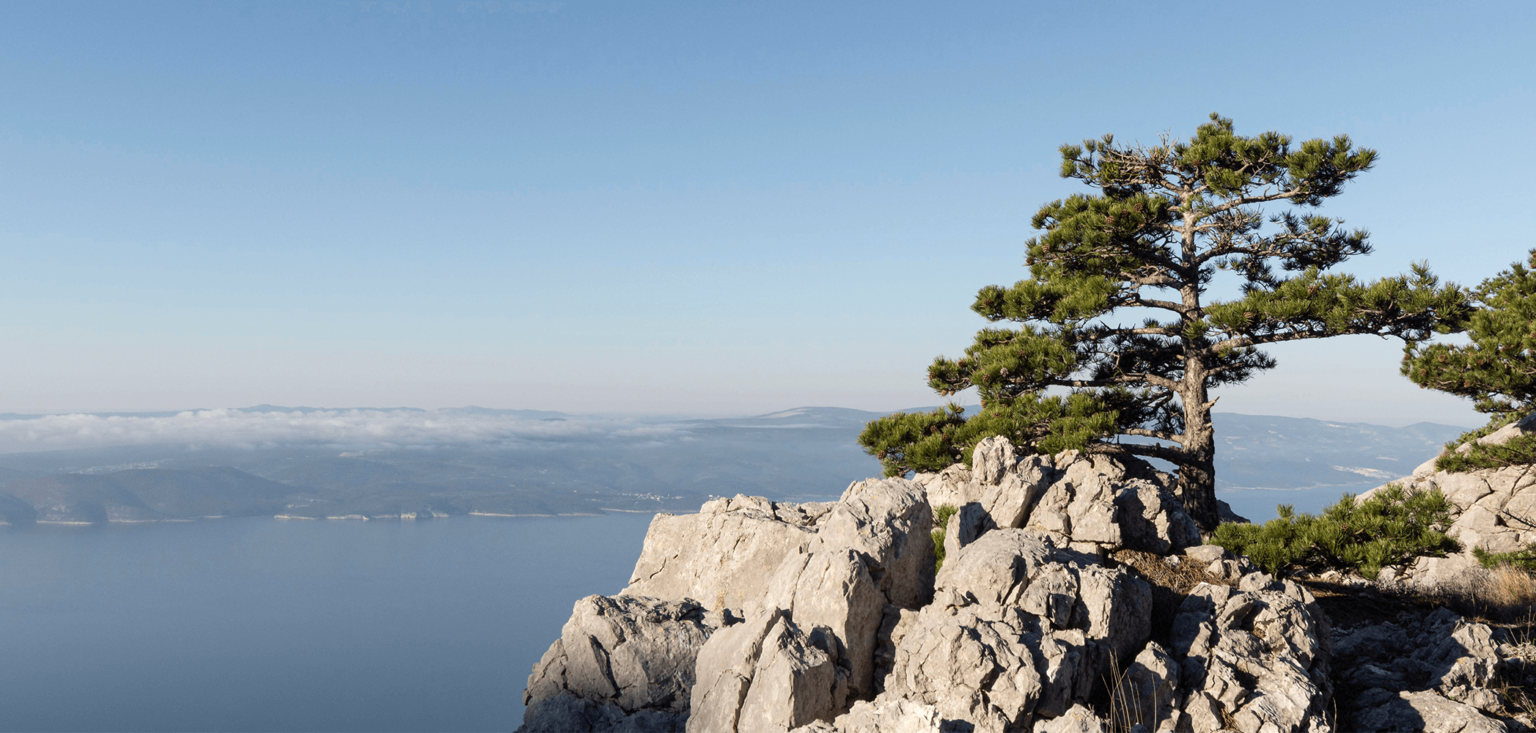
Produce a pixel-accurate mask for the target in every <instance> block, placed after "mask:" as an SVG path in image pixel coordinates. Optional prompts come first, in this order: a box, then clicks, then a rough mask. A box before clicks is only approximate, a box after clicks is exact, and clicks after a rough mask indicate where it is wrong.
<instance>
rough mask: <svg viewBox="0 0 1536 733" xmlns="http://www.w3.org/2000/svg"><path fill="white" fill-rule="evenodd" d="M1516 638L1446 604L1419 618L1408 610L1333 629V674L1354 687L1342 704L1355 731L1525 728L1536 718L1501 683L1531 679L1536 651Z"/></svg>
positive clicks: (1534, 666)
mask: <svg viewBox="0 0 1536 733" xmlns="http://www.w3.org/2000/svg"><path fill="white" fill-rule="evenodd" d="M1521 641H1522V640H1517V639H1514V638H1512V637H1511V635H1510V634H1509V632H1507V631H1505V630H1504V629H1499V628H1495V627H1491V626H1489V625H1487V624H1484V623H1477V622H1471V621H1467V620H1466V619H1463V618H1462V617H1460V616H1458V615H1457V614H1456V613H1454V612H1452V611H1450V610H1449V609H1445V608H1441V609H1438V610H1436V611H1434V612H1433V613H1430V614H1428V615H1426V616H1422V617H1421V616H1418V615H1415V614H1411V613H1405V614H1402V615H1400V616H1399V617H1398V620H1397V622H1384V623H1363V624H1358V625H1356V626H1353V627H1350V628H1343V629H1339V630H1337V631H1336V632H1335V634H1334V649H1335V656H1336V659H1337V665H1338V674H1337V678H1338V679H1339V680H1340V682H1341V683H1342V684H1345V685H1348V686H1350V687H1351V688H1353V689H1354V690H1356V694H1355V695H1354V700H1353V703H1352V704H1350V705H1348V706H1347V707H1348V711H1349V712H1350V713H1351V714H1352V716H1353V724H1354V726H1355V727H1357V728H1360V729H1370V730H1379V731H1419V730H1425V731H1447V732H1455V731H1467V732H1469V733H1470V732H1471V731H1506V730H1516V729H1520V728H1521V727H1523V728H1526V729H1529V728H1530V727H1532V723H1533V722H1536V721H1532V720H1531V718H1530V715H1529V713H1526V712H1522V711H1520V710H1519V709H1518V707H1519V706H1518V705H1517V704H1516V703H1523V702H1524V700H1512V699H1510V698H1509V697H1508V696H1507V692H1506V690H1507V689H1508V688H1507V687H1506V685H1505V683H1506V682H1508V681H1514V682H1516V683H1517V684H1518V683H1522V682H1525V683H1528V676H1529V675H1530V674H1531V673H1532V672H1533V671H1536V653H1533V647H1532V646H1531V645H1530V643H1529V642H1528V641H1526V642H1525V643H1519V642H1521Z"/></svg>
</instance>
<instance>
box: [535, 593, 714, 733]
mask: <svg viewBox="0 0 1536 733" xmlns="http://www.w3.org/2000/svg"><path fill="white" fill-rule="evenodd" d="M719 621H720V619H719V618H710V617H708V616H706V614H705V613H704V609H702V608H700V607H699V606H698V604H695V603H692V602H688V601H682V602H677V601H663V600H657V599H654V598H635V597H622V596H621V597H617V598H608V597H604V596H588V597H586V598H583V599H581V600H579V601H577V602H576V606H575V608H574V609H573V610H572V612H571V618H570V620H569V621H567V622H566V623H565V627H564V628H562V629H561V631H560V638H559V639H557V640H555V643H553V644H551V645H550V647H549V650H548V651H546V652H545V653H544V657H543V658H542V659H540V660H539V663H538V664H537V665H535V666H534V668H533V673H532V674H530V675H529V676H528V687H527V690H526V691H525V692H524V693H523V704H524V705H526V706H527V707H526V709H525V711H524V714H523V722H524V726H523V728H522V729H520V730H524V731H527V732H528V733H535V732H537V731H586V730H610V729H613V728H615V727H617V726H620V725H628V726H630V727H632V728H634V729H636V730H680V729H681V728H682V721H683V720H684V719H686V717H687V715H688V701H689V696H690V694H691V690H692V688H693V681H694V662H695V659H696V657H697V656H698V653H699V650H700V649H701V648H702V647H703V646H704V644H705V641H706V640H707V639H709V636H710V634H711V633H712V632H713V631H714V630H715V627H716V626H717V625H718V623H719ZM636 716H638V717H636ZM630 718H636V719H635V720H632V721H631V720H629V719H630ZM636 726H638V727H636Z"/></svg>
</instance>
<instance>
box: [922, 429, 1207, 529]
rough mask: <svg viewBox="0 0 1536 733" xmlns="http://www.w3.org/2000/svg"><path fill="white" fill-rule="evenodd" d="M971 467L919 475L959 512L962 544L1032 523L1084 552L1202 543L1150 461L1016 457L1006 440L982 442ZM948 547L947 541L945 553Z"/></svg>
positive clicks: (933, 494) (1070, 455)
mask: <svg viewBox="0 0 1536 733" xmlns="http://www.w3.org/2000/svg"><path fill="white" fill-rule="evenodd" d="M971 464H972V468H971V469H969V470H967V469H966V468H965V467H963V466H959V465H956V466H951V467H950V468H947V469H945V470H944V471H941V472H939V473H929V474H918V475H917V476H916V477H914V478H913V481H915V482H916V483H918V484H919V485H921V486H923V488H924V490H925V491H927V493H928V498H929V501H930V502H931V503H932V504H933V505H934V506H942V505H944V504H949V505H951V506H954V507H955V508H956V509H957V510H958V511H957V512H956V515H955V516H956V517H958V518H959V525H957V526H958V527H959V532H954V533H947V534H946V538H945V539H946V542H948V541H949V537H950V536H951V535H953V536H955V537H956V546H957V547H958V546H963V545H964V543H965V542H966V541H969V540H968V539H966V538H970V537H975V536H979V535H980V534H981V533H982V532H984V531H986V530H988V529H1015V528H1027V529H1033V530H1037V531H1039V532H1042V533H1046V534H1049V535H1051V536H1052V537H1053V541H1054V542H1056V543H1057V544H1060V545H1063V546H1068V545H1070V546H1074V547H1076V548H1077V549H1079V550H1082V551H1086V552H1100V553H1108V552H1113V551H1116V550H1120V549H1133V550H1144V551H1148V552H1157V553H1167V552H1175V551H1178V550H1181V549H1183V548H1185V547H1188V546H1191V545H1198V544H1200V531H1199V528H1198V527H1197V526H1196V525H1195V523H1194V521H1193V520H1191V519H1190V517H1189V515H1188V514H1186V513H1185V512H1184V508H1183V506H1182V504H1180V503H1179V501H1178V499H1177V498H1176V497H1175V493H1174V482H1173V479H1172V478H1171V477H1169V476H1168V475H1166V474H1163V473H1160V472H1158V471H1156V470H1154V469H1153V468H1152V467H1151V466H1150V465H1148V464H1147V463H1145V462H1144V461H1141V460H1138V459H1135V458H1128V457H1112V456H1105V455H1085V454H1080V453H1078V452H1077V451H1065V452H1063V453H1060V454H1057V455H1055V456H1041V455H1028V456H1022V457H1021V456H1018V455H1016V454H1015V451H1014V448H1013V446H1012V445H1011V444H1010V443H1009V442H1008V441H1007V440H1005V439H1003V438H988V439H986V440H983V441H982V442H981V443H980V444H978V445H977V446H976V451H975V454H974V456H973V458H972V461H971ZM947 552H948V545H946V553H947Z"/></svg>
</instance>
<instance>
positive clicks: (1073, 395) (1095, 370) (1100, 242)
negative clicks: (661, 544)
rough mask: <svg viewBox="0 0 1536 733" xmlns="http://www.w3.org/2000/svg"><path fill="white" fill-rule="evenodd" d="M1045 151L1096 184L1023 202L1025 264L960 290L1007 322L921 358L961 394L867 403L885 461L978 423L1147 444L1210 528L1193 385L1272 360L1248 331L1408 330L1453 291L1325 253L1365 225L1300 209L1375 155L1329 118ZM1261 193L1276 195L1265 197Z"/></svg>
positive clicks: (968, 441)
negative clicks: (1228, 295)
mask: <svg viewBox="0 0 1536 733" xmlns="http://www.w3.org/2000/svg"><path fill="white" fill-rule="evenodd" d="M1061 155H1062V169H1061V175H1062V176H1063V177H1066V178H1075V179H1078V180H1080V181H1082V182H1083V183H1085V184H1087V185H1088V186H1090V187H1092V188H1095V189H1097V192H1095V193H1091V194H1079V195H1075V196H1071V197H1069V198H1066V199H1063V200H1059V201H1053V202H1051V203H1049V204H1046V205H1045V206H1044V207H1042V208H1041V209H1040V211H1039V212H1038V213H1036V214H1035V217H1034V222H1033V223H1034V227H1035V228H1036V229H1037V230H1040V231H1041V232H1042V234H1041V235H1040V236H1038V237H1036V238H1034V239H1031V240H1029V241H1028V242H1027V247H1028V255H1027V257H1026V258H1025V264H1027V265H1028V267H1029V272H1030V277H1029V278H1028V279H1026V280H1021V281H1019V282H1018V283H1016V284H1014V285H1013V286H1012V287H1000V286H988V287H985V288H982V290H981V292H980V293H978V294H977V296H976V302H975V304H974V305H972V306H971V309H972V310H974V311H976V312H977V313H978V314H980V315H981V316H982V317H984V318H986V319H987V320H989V321H992V322H994V323H996V322H1003V321H1011V322H1013V323H1016V324H1018V326H1017V327H1016V328H1006V327H1004V328H986V329H983V330H982V331H981V332H979V333H978V334H977V335H976V341H975V343H973V344H972V345H971V346H970V347H969V348H967V349H966V353H965V356H964V357H962V358H960V359H948V358H944V357H939V358H938V359H935V360H934V362H933V365H932V366H930V367H929V369H928V380H929V385H930V386H931V387H932V388H933V389H934V390H935V391H936V392H938V393H939V394H941V395H953V394H955V393H957V392H959V391H961V390H964V389H967V388H970V387H976V388H977V392H978V393H979V396H980V398H981V411H980V413H979V414H977V415H975V416H972V417H970V418H969V419H967V418H966V416H965V415H964V414H963V413H962V412H961V411H959V410H958V408H954V407H953V406H951V407H950V408H948V409H941V410H938V411H936V412H932V413H919V414H899V415H891V416H889V417H884V418H881V419H879V420H875V421H873V422H871V423H870V424H869V425H868V427H866V428H865V430H864V433H863V434H862V435H860V436H859V441H860V443H861V444H863V445H864V447H865V449H866V450H868V451H869V452H870V453H872V454H874V455H875V456H877V457H879V458H880V459H881V460H882V461H883V462H884V463H885V465H886V470H887V472H888V473H890V474H892V475H899V474H903V473H905V472H907V471H910V470H936V469H938V468H941V467H943V466H945V465H948V464H950V463H952V462H955V461H957V460H966V459H967V458H968V455H967V454H968V452H969V450H970V449H971V448H972V447H973V446H974V445H975V444H976V442H977V441H979V440H981V439H982V438H985V437H988V436H991V435H1003V436H1006V437H1008V438H1009V439H1011V440H1013V441H1014V442H1015V443H1018V444H1029V445H1033V446H1034V448H1035V449H1036V450H1039V451H1041V452H1054V451H1057V450H1061V449H1064V448H1080V449H1084V450H1087V451H1090V452H1096V453H1110V454H1132V455H1139V456H1149V457H1155V458H1161V459H1164V460H1167V461H1169V462H1171V463H1173V464H1175V465H1176V466H1177V467H1178V474H1179V483H1180V489H1179V490H1180V494H1181V499H1182V501H1183V503H1184V506H1185V508H1186V509H1187V510H1188V511H1189V513H1190V515H1191V516H1192V517H1193V518H1194V519H1195V521H1196V522H1197V523H1199V524H1200V526H1201V527H1203V528H1205V529H1207V530H1209V529H1212V528H1214V527H1215V525H1216V523H1217V514H1216V494H1215V483H1216V474H1215V464H1214V460H1215V455H1216V441H1215V434H1214V431H1213V429H1212V426H1211V406H1212V405H1214V404H1215V400H1214V399H1212V398H1211V396H1210V391H1211V389H1212V388H1213V387H1219V386H1222V385H1227V384H1235V383H1238V382H1242V381H1244V380H1246V379H1248V378H1249V377H1250V376H1252V375H1253V374H1254V373H1255V372H1258V371H1261V370H1264V369H1269V368H1271V367H1273V366H1274V364H1275V362H1274V360H1273V359H1271V358H1270V357H1269V356H1267V355H1266V354H1264V353H1263V352H1261V351H1259V350H1257V349H1256V348H1255V347H1258V346H1261V345H1263V344H1269V343H1276V342H1281V341H1295V340H1298V339H1313V338H1324V337H1329V336H1339V335H1343V334H1377V335H1381V336H1388V335H1390V336H1397V337H1399V338H1403V339H1405V340H1408V341H1410V342H1417V341H1420V340H1423V339H1425V338H1428V337H1429V336H1430V334H1431V333H1433V332H1435V331H1436V330H1437V329H1438V330H1443V326H1442V323H1444V322H1445V321H1446V319H1450V321H1451V322H1454V321H1455V319H1457V318H1460V317H1461V314H1463V313H1464V312H1465V310H1466V308H1467V305H1466V296H1465V294H1464V293H1463V292H1462V291H1461V290H1460V289H1458V288H1456V287H1455V286H1452V285H1447V286H1441V285H1440V284H1439V282H1438V281H1437V280H1436V278H1435V277H1434V276H1433V275H1431V274H1430V273H1429V271H1428V269H1427V268H1426V267H1425V266H1424V265H1415V266H1414V267H1413V269H1412V272H1411V274H1409V275H1405V276H1399V277H1393V278H1386V279H1383V280H1379V281H1376V282H1371V283H1361V282H1358V281H1357V280H1355V278H1353V277H1351V276H1348V275H1340V274H1329V273H1327V272H1326V271H1327V270H1329V269H1330V268H1332V267H1334V266H1335V265H1338V264H1339V263H1341V262H1343V261H1344V260H1346V259H1348V258H1349V257H1351V256H1353V255H1358V254H1366V253H1368V252H1370V246H1369V245H1368V244H1367V241H1366V240H1367V234H1366V232H1364V231H1363V230H1353V231H1347V230H1345V229H1343V228H1342V227H1341V226H1340V225H1341V224H1342V223H1343V222H1342V221H1341V220H1335V219H1331V218H1328V217H1325V216H1321V215H1318V214H1316V213H1315V212H1312V211H1309V209H1311V208H1313V207H1316V206H1318V205H1320V204H1321V203H1322V202H1323V201H1324V200H1325V199H1328V198H1330V197H1332V196H1336V195H1338V194H1339V193H1340V192H1341V191H1342V189H1343V187H1344V184H1345V183H1346V182H1347V181H1349V180H1351V179H1353V178H1354V177H1355V176H1357V175H1359V174H1360V173H1363V172H1365V171H1366V170H1369V169H1370V167H1371V164H1372V162H1373V161H1374V160H1375V159H1376V153H1375V151H1372V150H1368V149H1364V148H1356V147H1354V146H1353V145H1352V144H1351V143H1350V141H1349V139H1348V138H1347V137H1344V136H1342V135H1341V136H1339V137H1335V138H1334V139H1333V140H1331V141H1328V140H1309V141H1307V142H1304V143H1302V144H1300V145H1299V146H1292V144H1291V139H1290V138H1289V137H1287V136H1285V135H1281V134H1278V133H1274V132H1266V133H1263V134H1261V135H1258V136H1255V137H1243V136H1241V135H1238V134H1236V133H1234V132H1233V128H1232V121H1231V120H1229V119H1223V118H1221V117H1218V116H1217V115H1214V114H1213V115H1211V121H1210V122H1209V123H1206V124H1204V125H1201V126H1200V127H1199V129H1198V130H1197V131H1196V133H1195V136H1194V137H1193V138H1191V139H1190V140H1188V141H1179V140H1174V139H1172V138H1170V137H1168V136H1164V137H1163V138H1162V139H1161V140H1160V142H1159V144H1157V145H1154V146H1152V147H1143V146H1139V145H1132V146H1124V145H1119V144H1116V143H1115V141H1114V138H1113V137H1112V136H1108V135H1106V136H1104V137H1103V138H1102V139H1100V140H1087V141H1084V142H1083V144H1082V145H1081V146H1076V145H1067V146H1063V147H1062V148H1061ZM1264 204H1281V205H1285V204H1289V205H1291V207H1293V208H1288V209H1286V210H1283V211H1280V212H1279V213H1274V214H1270V215H1268V216H1266V214H1265V211H1264V210H1263V209H1262V206H1263V205H1264ZM1276 266H1278V267H1279V269H1280V270H1281V271H1283V273H1284V274H1281V273H1277V272H1276V270H1275V267H1276ZM1218 271H1227V272H1231V273H1233V275H1235V284H1236V285H1237V286H1239V287H1240V288H1241V290H1240V293H1241V297H1238V298H1237V299H1235V300H1228V301H1218V300H1212V299H1211V298H1210V294H1209V290H1210V288H1211V286H1212V283H1213V280H1214V279H1215V278H1216V277H1217V274H1218ZM1237 292H1239V291H1237V290H1236V289H1234V294H1236V293H1237ZM1121 435H1124V436H1136V437H1137V438H1140V439H1151V440H1147V441H1145V442H1141V443H1124V442H1117V437H1116V436H1121ZM1112 441H1116V442H1112Z"/></svg>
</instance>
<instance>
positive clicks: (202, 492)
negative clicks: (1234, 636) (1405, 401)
mask: <svg viewBox="0 0 1536 733" xmlns="http://www.w3.org/2000/svg"><path fill="white" fill-rule="evenodd" d="M929 409H934V408H931V407H929V408H913V409H912V410H908V411H916V410H929ZM973 409H974V408H973ZM353 411H363V412H367V411H368V410H366V409H365V408H349V409H348V410H340V409H336V408H312V407H282V406H274V405H257V406H255V407H251V408H243V409H242V410H237V411H235V412H248V413H252V414H256V415H267V414H274V413H288V414H291V413H301V414H303V413H316V412H320V413H326V414H327V415H329V414H334V413H347V414H352V412H353ZM374 411H377V412H384V413H390V414H399V415H401V417H400V419H402V420H406V421H409V422H411V423H412V424H415V425H423V424H425V425H430V424H435V420H434V418H432V414H439V415H445V416H462V417H464V418H465V419H467V420H468V421H469V422H468V423H467V424H468V425H470V426H471V427H472V428H473V429H474V430H481V431H483V430H491V431H492V434H495V431H496V430H501V429H502V428H499V427H497V426H502V425H505V426H513V427H515V430H512V432H511V433H509V435H512V436H513V438H515V439H509V440H506V441H502V442H494V441H493V442H489V443H487V442H480V443H464V444H455V443H452V442H451V441H450V442H447V443H433V444H429V445H421V446H411V445H398V446H391V445H388V444H385V445H380V446H373V447H363V448H356V449H351V448H337V447H336V446H334V445H331V444H327V443H324V442H312V443H309V444H292V443H283V444H276V443H252V444H239V445H200V446H187V445H159V444H157V445H124V446H112V447H105V448H95V449H78V450H60V451H47V452H31V453H12V454H6V455H0V521H4V522H7V523H11V524H30V523H32V522H81V523H101V522H149V521H165V520H178V519H194V518H200V517H214V516H240V515H257V516H261V515H265V516H277V515H282V516H287V517H293V518H323V517H354V518H356V517H366V518H391V517H393V518H399V517H402V516H410V517H418V518H420V517H432V516H441V515H454V514H481V515H555V514H592V513H600V512H602V511H605V510H623V511H657V510H666V511H691V510H693V509H695V508H697V507H698V506H699V504H700V503H701V502H702V501H704V500H705V499H706V498H708V497H710V496H714V495H734V494H737V493H744V494H749V495H764V496H769V497H772V498H775V499H790V500H813V499H815V500H820V499H830V498H835V497H836V496H837V495H838V494H839V493H841V491H842V489H843V487H845V486H847V485H848V483H849V482H851V481H854V480H858V479H862V478H866V477H869V476H875V475H879V474H880V466H879V464H878V462H876V461H875V460H874V459H873V458H871V457H870V456H868V455H866V454H865V453H864V452H863V451H862V450H861V449H860V448H859V446H858V444H857V437H858V434H859V432H860V431H861V430H862V429H863V427H864V425H865V424H866V423H867V422H869V421H870V420H873V419H875V418H877V417H880V416H881V415H883V414H885V413H880V412H871V411H867V410H856V409H851V408H843V407H827V406H821V407H816V406H807V407H797V408H791V409H788V410H780V411H777V412H771V413H766V414H761V415H752V416H746V417H738V418H711V419H686V420H679V419H659V418H653V419H649V420H647V419H643V418H636V419H615V418H593V417H590V416H586V417H583V416H577V415H572V414H569V413H562V412H553V411H546V410H515V409H493V408H482V407H462V408H448V409H444V410H436V411H427V410H420V409H418V408H377V409H376V410H374ZM145 414H146V413H139V414H138V415H139V416H143V415H145ZM183 414H184V413H181V412H178V413H165V414H160V413H156V414H155V415H157V416H159V417H165V416H167V415H169V416H172V417H175V416H178V415H183ZM412 416H418V417H412ZM31 417H32V418H34V419H35V418H36V417H37V416H31ZM353 418H354V420H353V421H354V422H356V420H363V421H364V423H363V425H364V427H365V428H366V426H367V424H368V423H366V420H367V419H368V418H367V416H366V415H363V416H357V415H353ZM15 419H27V418H15ZM253 419H254V418H253ZM316 419H318V420H322V421H323V420H328V419H329V418H325V417H324V416H321V417H317V418H316ZM381 419H385V418H381ZM445 419H446V418H445ZM1215 422H1216V429H1217V438H1218V441H1219V446H1218V453H1217V477H1218V479H1217V482H1218V483H1217V488H1218V491H1221V492H1223V493H1224V494H1226V495H1228V496H1229V497H1230V496H1236V495H1243V492H1249V494H1247V495H1246V496H1250V497H1251V498H1252V500H1253V501H1254V502H1258V503H1259V504H1260V505H1263V504H1264V503H1265V502H1268V506H1271V507H1272V506H1273V503H1275V502H1274V501H1271V499H1270V497H1271V496H1272V494H1271V493H1266V492H1280V493H1275V494H1273V496H1279V497H1281V498H1279V499H1276V500H1275V501H1289V500H1290V499H1288V498H1285V497H1290V496H1297V497H1300V496H1303V495H1304V494H1306V492H1309V491H1310V492H1313V493H1317V492H1323V493H1325V494H1328V495H1330V496H1332V497H1337V495H1338V494H1339V493H1342V492H1344V491H1349V492H1359V491H1363V490H1365V489H1368V488H1371V487H1373V486H1376V485H1379V484H1381V483H1384V482H1385V481H1387V480H1390V479H1393V478H1397V477H1399V476H1403V475H1406V474H1407V473H1409V472H1410V471H1411V470H1412V469H1413V467H1414V466H1416V465H1417V464H1418V463H1420V462H1422V461H1423V460H1425V459H1426V458H1428V457H1430V456H1432V455H1434V454H1435V453H1436V452H1437V451H1438V450H1439V448H1440V445H1441V444H1443V443H1444V442H1446V441H1447V440H1450V439H1451V438H1454V437H1455V436H1457V435H1459V434H1460V433H1462V432H1463V428H1460V427H1456V426H1450V425H1437V424H1433V423H1420V424H1417V425H1410V426H1406V427H1402V428H1391V427H1385V426H1379V425H1370V424H1366V423H1339V422H1331V421H1323V420H1314V419H1308V418H1286V417H1275V416H1262V415H1241V414H1235V413H1216V415H1215ZM276 424H279V425H285V424H287V421H282V420H279V421H277V423H276ZM485 426H489V427H485ZM516 426H527V427H526V428H523V427H516ZM540 426H548V427H547V428H545V427H540ZM18 427H19V426H18ZM529 431H532V432H529ZM551 431H553V432H551ZM517 436H531V437H520V438H519V437H517Z"/></svg>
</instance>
